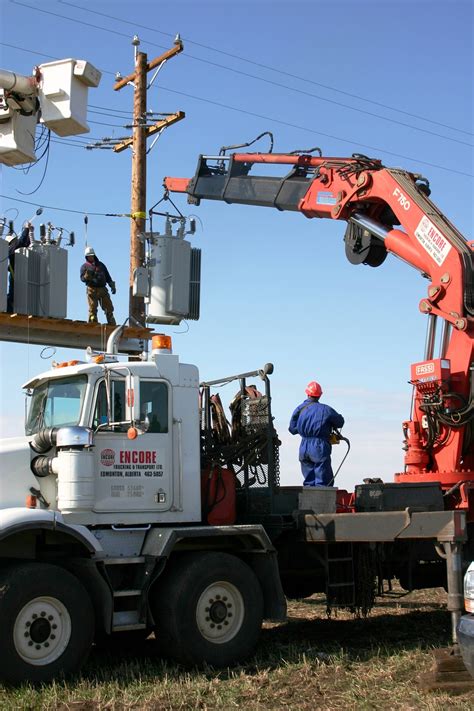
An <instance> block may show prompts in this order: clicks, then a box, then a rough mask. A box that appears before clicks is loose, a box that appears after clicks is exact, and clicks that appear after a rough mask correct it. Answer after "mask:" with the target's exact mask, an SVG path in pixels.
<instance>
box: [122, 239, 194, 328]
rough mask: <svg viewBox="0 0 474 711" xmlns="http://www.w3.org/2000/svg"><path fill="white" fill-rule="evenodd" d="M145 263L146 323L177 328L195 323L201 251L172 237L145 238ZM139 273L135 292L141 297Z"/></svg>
mask: <svg viewBox="0 0 474 711" xmlns="http://www.w3.org/2000/svg"><path fill="white" fill-rule="evenodd" d="M146 238H147V241H148V243H149V245H150V247H149V259H148V269H147V272H148V279H149V284H148V298H147V300H148V315H147V321H148V322H150V323H163V324H178V323H180V322H181V321H182V320H183V319H190V320H198V319H199V308H200V287H201V250H200V249H195V248H193V247H191V244H190V243H189V242H187V241H186V240H184V239H181V238H179V237H175V236H173V235H162V234H158V233H152V234H147V235H146ZM143 276H144V275H143V270H141V271H140V272H139V274H137V275H136V277H137V278H136V280H135V282H136V291H138V290H140V291H141V292H142V293H143Z"/></svg>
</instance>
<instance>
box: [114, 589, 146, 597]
mask: <svg viewBox="0 0 474 711" xmlns="http://www.w3.org/2000/svg"><path fill="white" fill-rule="evenodd" d="M141 594H142V591H141V590H114V597H139V596H140V595H141Z"/></svg>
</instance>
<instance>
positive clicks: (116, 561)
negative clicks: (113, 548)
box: [103, 555, 145, 565]
mask: <svg viewBox="0 0 474 711" xmlns="http://www.w3.org/2000/svg"><path fill="white" fill-rule="evenodd" d="M103 562H104V565H130V564H132V565H139V564H143V563H144V562H145V556H142V555H141V556H134V557H132V558H125V557H123V558H104V561H103Z"/></svg>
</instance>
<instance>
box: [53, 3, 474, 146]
mask: <svg viewBox="0 0 474 711" xmlns="http://www.w3.org/2000/svg"><path fill="white" fill-rule="evenodd" d="M58 2H59V3H60V4H61V5H68V6H70V7H74V8H76V9H78V10H82V11H84V12H89V13H92V14H94V15H100V16H101V17H106V18H108V19H110V20H116V21H117V22H122V23H124V24H126V25H130V26H133V27H139V28H141V29H144V30H148V31H149V32H156V33H157V34H161V35H165V36H166V37H174V34H172V33H170V32H163V31H162V30H157V29H156V28H154V27H148V26H146V25H141V24H139V23H137V22H130V21H129V20H122V19H121V18H119V17H114V16H113V15H108V14H106V13H104V12H98V11H97V10H91V9H89V8H86V7H82V6H81V5H76V4H75V3H72V2H67V0H58ZM184 41H185V42H186V43H189V44H194V45H196V47H202V48H203V49H206V50H209V51H211V52H216V53H218V54H222V55H224V56H226V57H231V58H232V59H237V60H239V61H240V62H246V63H247V64H251V65H253V66H256V67H260V68H261V69H266V70H269V71H272V72H277V73H278V74H280V75H281V74H283V75H284V76H287V77H291V78H292V79H298V80H300V81H304V82H307V83H309V84H313V85H314V86H320V87H321V88H323V89H329V90H330V91H334V92H337V93H338V94H343V95H344V96H350V97H351V98H352V99H358V100H360V101H365V102H366V103H369V104H373V105H374V106H380V107H381V108H384V109H389V110H390V111H395V112H398V113H401V114H404V115H405V116H410V117H411V118H416V119H420V120H421V121H426V122H428V123H432V124H434V125H436V126H441V127H443V128H448V129H451V130H452V131H459V132H460V133H464V134H466V135H468V136H472V135H474V134H473V133H472V132H470V131H465V130H463V129H461V128H457V127H456V126H451V125H449V124H445V123H441V122H439V121H434V120H433V119H429V118H427V117H426V116H420V115H418V114H413V113H410V112H409V111H404V110H403V109H399V108H396V107H394V106H390V105H388V104H384V103H382V102H379V101H374V100H372V99H366V98H365V97H363V96H360V95H359V94H353V93H351V92H349V91H344V90H342V89H337V88H336V87H334V86H329V85H327V84H322V83H321V82H317V81H314V79H309V78H308V77H302V76H299V75H298V74H292V73H291V72H287V71H285V70H283V69H280V68H277V67H272V66H270V65H268V64H262V63H261V62H256V61H254V60H251V59H247V58H246V57H241V56H239V55H236V54H232V53H231V52H226V51H224V50H222V49H217V48H216V47H210V46H208V45H206V44H202V43H201V42H196V41H194V40H190V39H189V38H184ZM187 56H189V55H187Z"/></svg>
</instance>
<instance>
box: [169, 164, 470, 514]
mask: <svg viewBox="0 0 474 711" xmlns="http://www.w3.org/2000/svg"><path fill="white" fill-rule="evenodd" d="M257 164H266V165H275V164H278V165H287V166H289V167H290V170H289V172H288V173H287V174H286V175H285V176H284V177H274V176H266V175H260V174H258V175H252V174H250V173H251V169H252V167H254V166H255V165H257ZM164 186H165V189H166V190H168V191H170V192H181V193H187V194H188V201H189V202H191V203H194V204H199V202H200V200H201V199H209V200H223V201H225V202H228V203H238V204H246V205H259V206H264V207H276V208H277V209H279V210H293V211H297V212H301V213H302V214H303V215H305V216H306V217H308V218H312V217H320V218H323V217H324V218H329V219H334V220H343V221H345V222H347V223H348V228H347V230H346V236H345V242H346V255H347V256H348V258H349V260H350V261H351V262H353V263H354V264H359V263H365V264H369V265H370V266H379V265H380V264H381V263H382V262H383V261H384V259H385V256H386V254H387V252H391V253H393V254H395V255H397V256H398V257H400V258H401V259H403V260H404V261H406V262H408V263H409V264H410V265H412V266H413V267H415V268H416V269H418V270H419V271H421V272H422V274H423V275H424V276H427V277H428V278H429V279H430V283H429V286H428V292H427V295H426V297H425V298H423V299H422V300H421V302H420V306H419V307H420V310H421V311H422V312H423V313H425V314H427V315H430V316H431V319H430V324H433V325H434V323H435V322H436V317H437V316H440V317H442V318H443V319H444V321H445V324H446V327H445V334H446V336H445V338H444V339H443V341H444V344H443V346H442V353H441V354H440V358H441V359H438V361H436V360H433V342H434V333H433V334H432V336H433V338H432V339H431V341H432V343H431V346H430V347H428V348H427V352H426V353H425V363H421V364H415V366H413V368H415V370H414V371H413V369H412V379H413V382H414V385H415V391H416V392H415V403H414V407H413V413H412V419H411V420H410V421H409V422H406V423H404V431H405V435H406V440H407V442H406V444H407V446H406V450H407V453H406V457H405V472H404V473H403V474H399V475H397V477H399V478H400V477H401V478H404V477H408V480H409V481H419V480H429V479H431V480H433V479H436V480H441V481H442V482H443V484H444V486H445V487H446V488H449V487H451V486H452V485H453V484H456V483H459V482H460V481H461V480H471V481H473V486H474V447H473V442H474V421H473V415H474V385H473V381H474V377H472V375H471V369H472V367H473V366H472V364H473V360H474V352H473V351H474V345H473V344H474V340H473V335H474V252H473V243H469V242H467V241H466V240H465V238H464V237H463V236H462V235H461V234H460V232H459V231H458V230H457V229H456V228H455V227H454V226H453V225H452V224H451V222H449V220H447V219H446V217H445V216H444V215H443V214H442V212H441V211H440V210H439V209H438V208H437V207H436V205H435V204H434V203H433V202H431V200H430V199H429V197H428V196H429V188H428V185H427V181H426V180H425V179H424V178H423V177H422V176H420V175H417V174H413V173H410V172H407V171H404V170H401V169H395V168H386V167H384V166H383V165H382V163H381V161H379V160H374V159H370V158H367V157H366V156H361V155H357V154H355V155H354V156H352V157H351V158H339V157H327V156H312V155H295V154H273V153H268V154H265V153H235V154H232V155H230V156H223V155H220V156H200V158H199V162H198V167H197V170H196V173H195V175H194V177H193V178H192V179H184V178H169V177H168V178H165V181H164ZM432 330H433V332H434V327H433V329H432ZM450 330H451V334H450ZM428 340H429V339H427V341H428ZM448 361H449V367H448V370H446V369H443V368H444V365H443V364H445V363H446V362H448ZM427 364H428V365H427ZM416 365H418V366H421V368H420V369H419V371H417V370H416ZM426 368H428V369H431V368H434V369H435V370H436V373H437V375H436V378H435V377H434V376H428V377H424V375H423V374H424V372H425V370H424V369H426ZM438 369H439V372H438ZM413 372H415V375H413ZM428 372H431V370H429V371H428ZM416 373H419V374H420V375H419V376H418V375H416ZM427 383H431V385H429V384H428V385H427ZM456 400H457V402H456ZM460 403H462V404H460ZM445 413H449V414H448V415H446V414H445ZM459 490H460V492H461V494H460V495H461V498H463V500H464V502H466V501H467V499H468V492H467V489H466V490H464V489H463V487H462V486H460V487H459ZM458 493H459V492H458ZM458 505H459V502H458ZM473 515H474V512H473Z"/></svg>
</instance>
